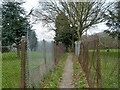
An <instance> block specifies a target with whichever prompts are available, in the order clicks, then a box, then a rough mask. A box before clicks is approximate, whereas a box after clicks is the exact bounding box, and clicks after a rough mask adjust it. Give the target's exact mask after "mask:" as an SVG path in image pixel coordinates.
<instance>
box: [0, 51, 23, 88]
mask: <svg viewBox="0 0 120 90" xmlns="http://www.w3.org/2000/svg"><path fill="white" fill-rule="evenodd" d="M20 65H21V64H20V59H19V58H18V57H17V53H16V52H9V53H3V54H2V88H19V87H20V72H21V68H20Z"/></svg>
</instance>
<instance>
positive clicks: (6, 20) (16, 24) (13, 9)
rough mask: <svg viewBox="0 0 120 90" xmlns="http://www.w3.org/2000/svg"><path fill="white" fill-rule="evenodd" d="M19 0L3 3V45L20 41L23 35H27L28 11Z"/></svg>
mask: <svg viewBox="0 0 120 90" xmlns="http://www.w3.org/2000/svg"><path fill="white" fill-rule="evenodd" d="M21 5H22V3H19V2H3V3H2V45H3V46H5V45H12V44H13V43H15V44H16V45H18V44H19V43H20V40H21V37H22V36H23V35H24V36H25V35H26V33H27V29H28V28H29V26H30V25H29V22H28V21H27V17H25V15H26V12H25V10H24V8H22V7H21Z"/></svg>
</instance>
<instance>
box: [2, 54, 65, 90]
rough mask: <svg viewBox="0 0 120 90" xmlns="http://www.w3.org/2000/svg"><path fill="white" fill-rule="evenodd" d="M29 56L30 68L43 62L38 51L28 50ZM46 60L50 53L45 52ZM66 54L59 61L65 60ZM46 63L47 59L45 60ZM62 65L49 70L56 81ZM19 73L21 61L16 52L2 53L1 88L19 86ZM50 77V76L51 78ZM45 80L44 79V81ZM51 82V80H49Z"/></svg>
mask: <svg viewBox="0 0 120 90" xmlns="http://www.w3.org/2000/svg"><path fill="white" fill-rule="evenodd" d="M29 56H30V69H31V70H32V69H33V68H35V67H37V66H38V65H40V64H42V63H43V61H44V60H43V56H42V54H41V53H38V52H29ZM46 56H47V60H49V59H50V57H51V54H49V55H48V54H47V55H46ZM66 57H67V54H66V55H65V56H64V57H63V58H62V60H61V63H63V62H64V61H65V59H66ZM47 63H48V61H47ZM62 68H63V66H62V65H61V64H59V65H58V66H57V67H56V68H55V70H54V72H53V71H51V73H52V76H56V75H55V73H57V74H58V76H56V81H55V83H58V82H57V79H58V78H59V75H60V74H61V73H62ZM20 75H21V61H20V59H19V58H18V57H17V52H8V53H3V54H2V88H19V87H20ZM51 79H52V78H51ZM45 82H46V81H45ZM51 84H52V82H51Z"/></svg>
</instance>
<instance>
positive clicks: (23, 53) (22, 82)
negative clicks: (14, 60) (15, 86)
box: [20, 36, 26, 88]
mask: <svg viewBox="0 0 120 90" xmlns="http://www.w3.org/2000/svg"><path fill="white" fill-rule="evenodd" d="M24 40H25V36H22V41H21V85H20V87H21V88H25V86H26V81H25V65H26V64H25V59H26V58H25V57H26V53H25V41H24Z"/></svg>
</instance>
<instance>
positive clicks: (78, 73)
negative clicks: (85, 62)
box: [73, 54, 88, 88]
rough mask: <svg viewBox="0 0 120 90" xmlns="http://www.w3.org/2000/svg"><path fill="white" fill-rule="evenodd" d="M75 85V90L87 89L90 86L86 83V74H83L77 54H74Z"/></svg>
mask: <svg viewBox="0 0 120 90" xmlns="http://www.w3.org/2000/svg"><path fill="white" fill-rule="evenodd" d="M73 58H74V61H73V70H74V73H73V78H74V79H73V85H74V87H75V88H87V87H88V85H87V83H86V78H85V74H84V73H83V72H82V69H81V67H80V64H79V62H78V60H77V58H76V57H75V54H73Z"/></svg>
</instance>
